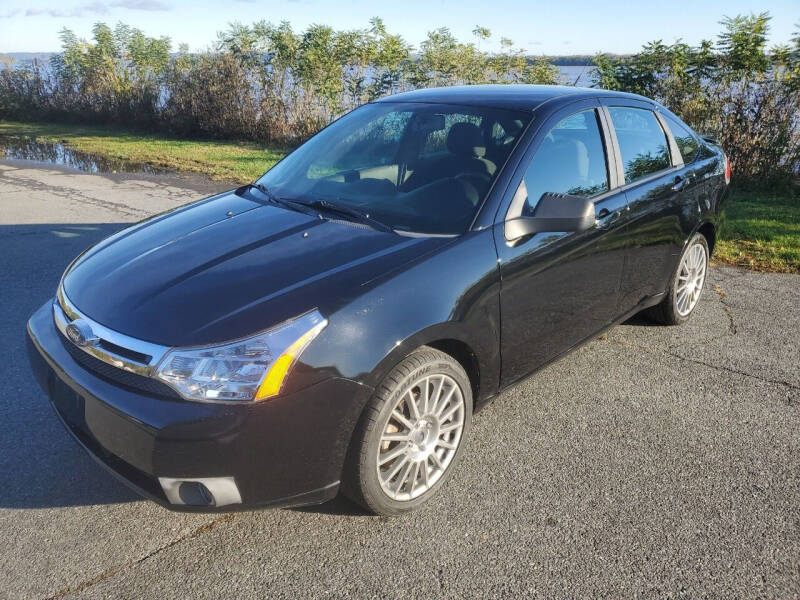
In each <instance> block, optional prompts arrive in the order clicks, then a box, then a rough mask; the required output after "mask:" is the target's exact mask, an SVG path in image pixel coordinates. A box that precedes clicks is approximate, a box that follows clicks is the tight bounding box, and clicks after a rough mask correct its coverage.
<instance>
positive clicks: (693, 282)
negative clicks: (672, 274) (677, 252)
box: [675, 244, 706, 317]
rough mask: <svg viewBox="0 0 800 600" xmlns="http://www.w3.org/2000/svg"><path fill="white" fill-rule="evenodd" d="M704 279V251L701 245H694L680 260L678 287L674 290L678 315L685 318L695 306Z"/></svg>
mask: <svg viewBox="0 0 800 600" xmlns="http://www.w3.org/2000/svg"><path fill="white" fill-rule="evenodd" d="M705 279H706V249H705V248H704V247H703V245H702V244H694V245H693V246H692V247H691V248H689V250H688V251H687V252H686V254H684V256H683V259H682V260H681V270H680V273H679V274H678V285H677V288H676V289H675V302H676V304H677V309H678V314H679V315H680V316H682V317H685V316H686V315H688V314H689V313H690V312H692V309H693V308H694V307H695V304H697V301H698V300H699V299H700V293H701V292H702V291H703V283H705Z"/></svg>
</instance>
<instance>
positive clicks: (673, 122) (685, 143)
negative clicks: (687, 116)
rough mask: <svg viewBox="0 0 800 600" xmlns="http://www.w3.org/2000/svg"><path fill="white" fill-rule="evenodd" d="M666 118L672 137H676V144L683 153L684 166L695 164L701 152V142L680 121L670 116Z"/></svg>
mask: <svg viewBox="0 0 800 600" xmlns="http://www.w3.org/2000/svg"><path fill="white" fill-rule="evenodd" d="M664 116H665V117H666V119H667V123H668V124H669V128H670V130H671V131H672V135H673V136H674V137H675V142H677V144H678V149H679V150H680V151H681V157H682V158H683V162H684V164H687V165H688V164H690V163H693V162H694V159H695V157H696V156H697V152H698V151H699V150H700V142H698V141H697V138H696V137H695V136H694V134H693V133H692V132H691V130H690V129H689V128H688V127H687V126H686V125H684V124H683V123H681V122H680V121H678V119H673V118H672V117H670V116H669V115H664Z"/></svg>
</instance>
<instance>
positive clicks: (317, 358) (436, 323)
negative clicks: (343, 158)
mask: <svg viewBox="0 0 800 600" xmlns="http://www.w3.org/2000/svg"><path fill="white" fill-rule="evenodd" d="M499 291H500V276H499V272H498V268H497V255H496V251H495V247H494V240H493V238H492V234H491V231H490V230H484V231H477V232H470V233H466V234H464V235H463V236H461V237H460V238H459V239H458V240H456V241H455V242H454V243H453V244H449V245H447V246H446V247H443V248H442V249H440V250H439V251H437V252H436V253H434V254H432V255H428V256H426V257H424V258H423V259H422V260H420V261H417V262H415V263H412V264H409V265H406V266H405V267H404V268H403V269H402V270H400V271H398V272H394V273H392V274H391V275H390V276H387V278H386V279H383V280H376V281H374V282H371V283H370V286H369V288H368V289H365V290H364V291H363V293H362V294H361V295H359V296H357V297H356V298H355V299H354V300H353V301H351V302H350V303H348V304H347V306H345V307H343V308H342V309H340V310H338V311H337V312H336V313H335V314H333V315H330V316H329V317H328V320H329V325H328V327H326V328H325V330H324V331H323V332H322V334H320V336H319V337H318V338H317V339H316V340H314V342H313V343H312V344H311V345H310V346H309V348H308V349H307V350H306V352H304V353H303V355H302V357H301V360H302V365H299V367H300V369H301V370H302V371H303V372H304V373H305V374H306V376H308V377H311V378H312V379H313V378H314V377H318V376H323V375H324V376H333V375H336V376H340V377H346V378H348V379H352V380H355V381H358V382H359V383H362V384H364V385H367V386H370V387H375V386H376V385H378V384H379V383H380V381H381V380H382V379H383V378H384V377H385V376H386V375H387V374H388V372H389V371H390V370H391V369H392V368H393V367H394V366H395V365H396V364H397V363H399V362H400V361H401V360H402V359H403V358H404V357H405V356H407V355H408V354H410V353H411V352H413V351H414V350H415V349H416V348H418V347H420V346H423V345H426V344H430V343H432V342H435V341H439V340H456V341H457V342H460V343H462V344H464V345H466V346H468V347H469V349H470V350H471V352H472V353H473V354H474V356H475V359H476V361H477V363H478V367H479V369H478V370H479V374H480V379H479V385H478V388H479V396H480V397H481V398H482V397H485V396H486V395H493V394H494V393H495V392H496V390H497V385H498V380H499V370H500V355H499V345H500V306H499ZM309 383H311V381H306V382H305V384H309ZM478 399H479V398H476V400H478Z"/></svg>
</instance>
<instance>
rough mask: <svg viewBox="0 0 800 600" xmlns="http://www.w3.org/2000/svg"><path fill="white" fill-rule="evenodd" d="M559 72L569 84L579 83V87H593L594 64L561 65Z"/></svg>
mask: <svg viewBox="0 0 800 600" xmlns="http://www.w3.org/2000/svg"><path fill="white" fill-rule="evenodd" d="M557 68H558V72H559V73H560V74H561V78H562V79H563V80H564V83H566V84H568V85H577V86H578V87H592V84H593V83H594V81H593V80H592V71H593V70H594V66H593V65H575V66H573V65H569V66H559V67H557Z"/></svg>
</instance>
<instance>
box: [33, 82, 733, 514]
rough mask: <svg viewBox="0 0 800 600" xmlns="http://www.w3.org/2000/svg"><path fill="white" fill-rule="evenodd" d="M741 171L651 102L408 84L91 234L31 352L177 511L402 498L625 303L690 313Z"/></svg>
mask: <svg viewBox="0 0 800 600" xmlns="http://www.w3.org/2000/svg"><path fill="white" fill-rule="evenodd" d="M729 178H730V170H729V167H728V161H727V158H726V156H725V155H724V153H723V152H722V150H721V149H720V148H719V147H718V146H717V145H715V143H714V142H713V141H711V140H708V139H704V138H702V137H700V136H698V135H696V134H695V133H694V132H693V131H692V130H691V129H690V128H689V127H687V126H686V125H685V124H684V123H683V122H681V121H680V119H678V118H677V117H676V116H675V115H673V114H672V113H670V112H669V111H668V110H666V109H665V108H664V107H662V106H659V105H658V104H656V103H655V102H652V101H650V100H648V99H646V98H642V97H639V96H634V95H630V94H621V93H612V92H606V91H602V90H589V89H581V88H570V87H547V86H474V87H454V88H447V89H429V90H420V91H414V92H409V93H403V94H399V95H396V96H392V97H389V98H386V99H383V100H380V101H377V102H373V103H370V104H367V105H365V106H362V107H361V108H358V109H356V110H354V111H352V112H351V113H349V114H347V115H345V116H344V117H342V118H341V119H339V120H338V121H336V122H334V123H333V124H331V125H330V126H329V127H327V128H326V129H324V130H323V131H321V132H320V133H319V134H317V135H316V136H314V137H313V138H311V139H310V140H308V141H307V142H306V143H305V144H303V145H302V146H300V147H299V148H297V149H296V150H295V151H294V152H292V153H291V154H289V155H288V156H287V157H286V158H284V159H283V160H282V161H281V162H280V163H278V164H277V165H276V166H275V167H273V168H272V169H271V170H270V171H269V172H267V173H266V174H265V175H264V176H263V177H261V178H260V179H259V180H258V181H256V182H254V183H252V184H250V185H245V186H242V187H240V188H238V189H236V190H232V191H230V192H226V193H223V194H219V195H216V196H212V197H210V198H207V199H205V200H201V201H199V202H195V203H192V204H189V205H187V206H184V207H181V208H179V209H176V210H173V211H170V212H167V213H164V214H161V215H158V216H155V217H153V218H151V219H148V220H146V221H143V222H141V223H138V224H137V225H134V226H133V227H130V228H128V229H125V230H123V231H120V232H119V233H117V234H115V235H113V236H111V237H110V238H108V239H106V240H105V241H103V242H101V243H100V244H98V245H96V246H94V247H92V248H90V249H88V250H87V251H86V252H84V253H83V254H82V255H81V256H79V257H78V258H77V259H75V261H74V262H73V263H72V264H71V265H70V266H69V267H68V268H67V270H66V272H65V273H64V275H63V277H62V280H61V282H60V284H59V286H58V290H57V293H56V296H55V298H54V299H53V300H51V301H48V302H47V303H46V304H45V305H44V306H42V307H41V308H40V309H39V310H38V311H37V312H36V313H35V314H34V315H33V316H32V317H31V319H30V321H29V323H28V338H29V342H30V343H29V349H30V357H31V362H32V365H33V367H34V370H35V372H36V374H37V378H38V380H39V382H40V383H41V385H42V387H43V388H44V389H45V391H46V392H47V394H48V395H49V397H50V399H51V402H52V404H53V406H54V408H55V410H56V413H57V414H58V415H59V417H60V418H61V420H62V421H63V422H64V425H65V426H66V427H67V429H68V430H69V431H70V432H71V433H72V434H73V435H74V437H75V438H76V439H77V440H78V442H79V443H80V444H81V445H82V446H83V447H84V448H86V450H88V452H89V453H90V454H91V455H92V456H93V457H94V458H96V459H97V460H98V461H99V462H100V463H101V464H103V465H104V466H106V467H107V468H108V469H109V470H110V471H111V472H113V473H115V474H117V475H118V476H120V477H121V478H122V479H123V480H124V481H126V482H127V483H128V484H130V485H131V486H133V487H134V488H135V489H137V490H138V491H139V492H141V493H142V494H144V495H145V496H147V497H149V498H151V499H153V500H155V501H156V502H159V503H161V504H163V505H164V506H166V507H168V508H172V509H181V510H233V509H241V508H253V507H262V506H278V505H281V506H285V505H299V504H312V503H319V502H323V501H325V500H327V499H330V498H332V497H333V496H335V495H336V494H337V493H338V491H339V490H340V489H341V490H342V491H343V492H344V493H346V494H347V495H348V496H350V497H351V498H352V499H354V500H356V501H357V502H359V503H361V504H362V505H363V506H365V507H366V508H367V509H369V510H371V511H373V512H375V513H380V514H387V515H390V514H398V513H402V512H405V511H409V510H411V509H413V508H415V507H417V506H419V505H420V504H422V503H423V502H425V501H427V500H428V499H429V498H431V496H433V495H434V494H436V493H437V492H438V490H439V489H440V488H441V487H442V485H443V484H444V483H445V481H447V479H448V477H449V476H450V475H451V474H452V472H453V470H454V468H455V465H456V463H457V462H458V461H459V459H460V458H461V456H462V455H463V454H464V447H465V444H466V441H467V438H468V436H469V433H470V423H471V419H472V415H473V412H474V411H475V410H477V409H478V408H481V407H482V406H483V405H485V404H486V403H487V401H489V400H491V399H492V398H493V397H494V396H496V395H497V394H498V393H499V392H500V391H501V390H503V389H504V388H506V387H508V386H510V385H512V384H514V383H515V382H517V381H519V380H520V379H521V378H523V377H526V376H528V375H530V374H531V373H533V372H535V371H536V370H537V369H540V368H542V367H543V366H545V365H547V364H548V363H550V362H551V361H553V360H556V359H558V358H559V357H561V356H563V355H564V354H566V353H567V352H569V351H570V350H572V349H574V348H576V347H577V346H579V345H580V344H583V343H584V342H586V341H587V340H590V339H591V338H592V337H593V336H596V335H597V334H598V333H600V332H602V331H603V330H605V329H607V328H609V327H611V326H613V325H614V324H615V323H619V322H621V321H623V320H625V319H627V318H629V317H630V316H631V315H633V314H635V313H637V312H639V311H642V310H645V309H646V310H647V311H648V314H650V315H651V316H652V317H653V318H654V319H655V320H657V321H659V322H661V323H664V324H670V325H677V324H680V323H682V322H684V321H686V320H687V319H688V318H689V317H690V316H691V314H692V311H693V310H694V308H695V306H696V305H697V301H698V298H699V297H700V294H701V292H702V290H703V284H704V282H705V278H706V269H707V265H708V260H709V256H710V254H711V251H712V250H713V248H714V241H715V239H716V236H717V233H718V231H719V227H720V222H721V217H722V207H723V204H724V201H725V198H726V196H727V184H728V181H729ZM642 393H643V394H645V393H647V391H646V390H642Z"/></svg>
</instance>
